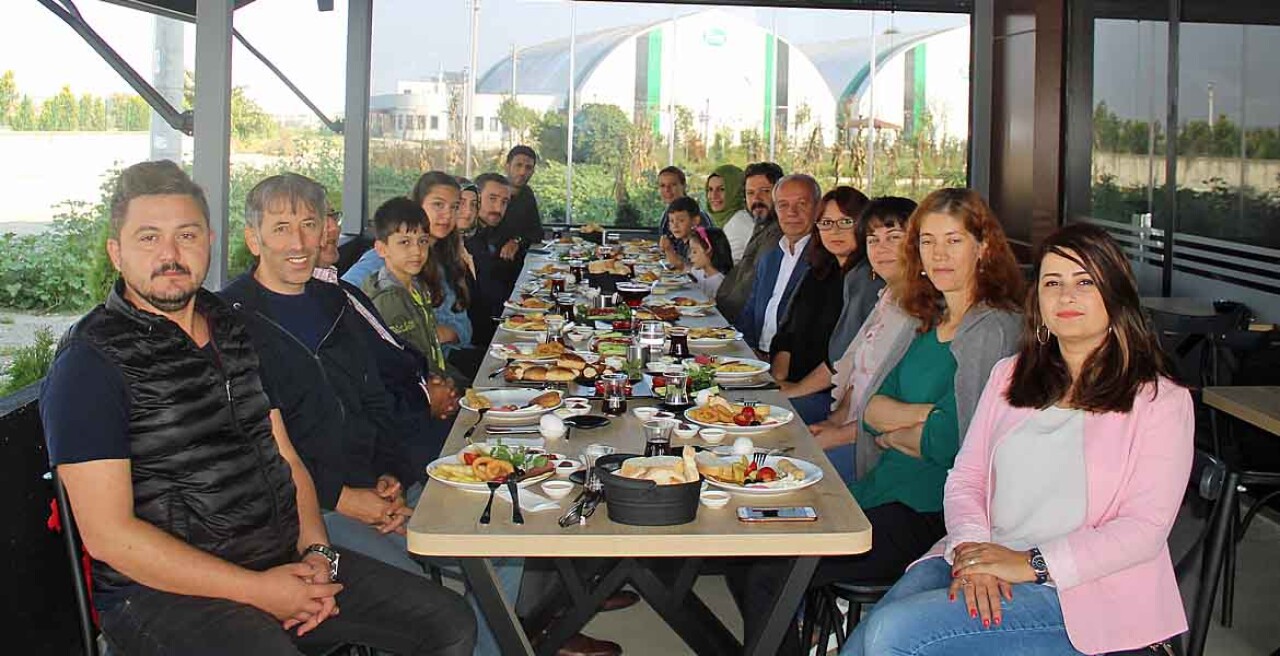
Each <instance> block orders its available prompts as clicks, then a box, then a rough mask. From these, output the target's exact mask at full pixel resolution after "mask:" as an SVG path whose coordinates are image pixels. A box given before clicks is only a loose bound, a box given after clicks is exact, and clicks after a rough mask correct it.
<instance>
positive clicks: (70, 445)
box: [40, 162, 475, 656]
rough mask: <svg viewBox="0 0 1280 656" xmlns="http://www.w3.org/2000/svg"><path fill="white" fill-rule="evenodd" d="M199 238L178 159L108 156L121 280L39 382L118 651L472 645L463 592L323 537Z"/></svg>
mask: <svg viewBox="0 0 1280 656" xmlns="http://www.w3.org/2000/svg"><path fill="white" fill-rule="evenodd" d="M210 242H211V231H210V227H209V211H208V205H207V203H206V202H205V199H204V193H203V192H202V191H201V190H200V188H199V187H198V186H196V185H195V184H194V183H192V182H191V180H190V179H189V178H188V177H187V176H186V175H185V174H184V173H183V172H182V171H181V169H179V168H178V167H177V166H176V165H175V164H173V163H171V162H146V163H142V164H137V165H134V166H131V167H129V168H128V169H125V170H124V171H123V172H122V173H121V175H120V177H119V179H118V180H117V181H116V185H115V192H114V194H113V196H112V201H111V234H110V237H109V239H108V241H107V251H108V254H109V255H110V257H111V261H112V263H113V264H114V265H115V267H116V269H117V270H119V271H120V276H121V278H120V280H118V281H117V283H116V285H115V288H114V289H113V291H112V292H111V294H110V296H109V297H108V298H107V301H106V302H105V303H104V304H103V305H99V306H98V307H97V308H95V309H94V310H93V311H92V312H90V313H89V314H88V315H87V316H85V317H84V318H83V319H81V320H80V322H78V323H77V324H76V325H75V326H74V327H73V328H72V329H71V331H70V332H69V333H68V335H67V337H66V339H64V341H63V343H62V345H61V346H60V348H59V352H58V356H57V359H56V360H55V362H54V365H53V368H52V369H51V370H50V373H49V376H48V377H47V378H46V379H45V383H44V387H43V389H42V390H41V398H40V413H41V418H42V420H43V422H44V429H45V435H46V439H47V441H48V443H49V457H50V460H51V462H52V464H53V465H54V466H56V467H57V471H58V475H59V477H60V478H61V479H62V482H63V483H64V485H65V486H66V488H67V493H68V495H69V497H70V500H71V506H72V508H73V509H74V511H75V514H76V519H77V520H78V523H79V528H80V534H81V537H82V538H83V540H84V544H85V547H86V548H87V549H88V551H89V553H90V555H91V556H92V557H93V558H94V561H95V562H94V567H93V583H94V585H93V589H94V604H95V606H96V607H97V608H98V610H99V612H100V618H101V627H102V631H103V633H104V635H105V636H106V637H107V639H108V642H109V643H110V644H111V645H112V647H113V649H115V650H116V651H117V652H118V653H124V654H130V655H131V656H133V655H136V654H144V655H151V654H228V655H234V656H252V655H258V654H262V655H266V654H301V653H303V650H305V651H308V652H314V651H318V650H323V649H325V648H331V647H332V646H336V645H340V644H344V643H352V642H354V643H359V644H366V645H370V646H373V647H375V648H378V649H385V650H389V651H393V652H397V653H400V654H456V655H458V656H462V655H464V654H470V653H471V651H472V645H473V643H474V640H475V635H474V634H475V618H474V617H473V615H472V613H471V611H470V609H468V608H467V606H466V603H465V602H463V600H462V598H461V597H458V596H457V595H455V594H453V593H452V592H449V591H448V590H445V589H444V588H442V587H440V586H437V585H434V584H433V583H431V582H430V581H427V580H425V579H421V578H419V577H407V576H404V575H403V574H402V573H400V572H399V571H397V570H396V569H394V568H392V567H389V566H387V565H384V564H381V563H378V562H376V561H374V560H371V559H369V558H365V557H363V556H361V555H360V554H357V553H354V552H352V553H343V554H341V555H340V554H339V553H338V552H337V551H335V550H334V548H333V547H332V546H331V545H330V543H329V538H328V535H327V533H326V531H325V527H324V523H323V521H322V520H321V517H320V510H319V504H318V502H317V499H316V487H315V485H314V483H313V482H312V479H311V476H310V475H309V473H308V472H307V469H306V467H304V466H303V464H302V461H301V459H300V458H299V457H298V454H297V452H296V451H295V450H294V448H293V445H292V443H291V442H290V440H289V434H288V431H287V430H286V428H285V425H284V421H283V419H282V418H281V415H280V412H279V410H277V409H276V402H275V399H274V398H273V397H272V396H270V395H268V394H267V392H266V390H264V386H263V383H262V380H261V379H260V378H259V376H258V369H259V361H258V356H257V354H256V353H255V351H254V349H253V347H252V345H251V343H250V340H249V336H248V334H247V331H246V329H245V326H244V324H242V323H241V322H240V320H239V319H238V318H237V314H236V313H235V312H232V311H231V310H230V309H229V308H228V307H227V306H226V305H225V304H224V303H223V302H222V301H221V300H219V299H218V298H217V297H216V296H214V295H213V294H210V293H209V292H207V291H204V290H202V289H201V287H200V285H201V284H202V283H203V281H204V276H205V273H206V272H207V271H208V266H209V253H210ZM339 609H340V610H341V613H339Z"/></svg>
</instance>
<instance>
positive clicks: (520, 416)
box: [458, 389, 564, 423]
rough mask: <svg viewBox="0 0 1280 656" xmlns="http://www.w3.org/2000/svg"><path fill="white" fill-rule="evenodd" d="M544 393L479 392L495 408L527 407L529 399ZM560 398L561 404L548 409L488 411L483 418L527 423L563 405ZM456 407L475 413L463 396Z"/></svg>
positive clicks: (498, 390) (514, 390)
mask: <svg viewBox="0 0 1280 656" xmlns="http://www.w3.org/2000/svg"><path fill="white" fill-rule="evenodd" d="M546 391H547V390H540V389H497V390H485V391H483V392H480V395H481V396H484V397H485V398H487V399H489V401H490V402H491V403H493V405H495V406H501V405H517V406H521V407H523V406H526V405H529V400H530V399H532V398H534V397H536V396H539V395H541V394H542V393H543V392H546ZM560 398H561V400H562V401H561V403H557V404H555V406H553V407H550V408H544V407H542V406H534V407H532V408H523V409H521V410H515V411H504V410H490V411H488V412H486V413H485V415H484V416H485V419H486V420H491V421H494V422H504V423H520V422H526V423H527V422H528V420H530V419H533V418H534V417H537V416H539V415H544V414H546V413H548V412H551V411H553V410H555V409H556V408H559V407H560V406H561V405H563V399H564V394H563V393H562V394H560ZM458 405H460V406H462V407H463V408H465V409H467V410H470V411H472V412H475V411H476V409H475V408H473V407H471V404H469V403H467V399H466V397H465V396H464V397H462V398H461V399H458Z"/></svg>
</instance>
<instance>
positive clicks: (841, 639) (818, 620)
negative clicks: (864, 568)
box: [800, 583, 893, 653]
mask: <svg viewBox="0 0 1280 656" xmlns="http://www.w3.org/2000/svg"><path fill="white" fill-rule="evenodd" d="M892 587H893V583H882V584H858V583H832V584H829V585H825V586H822V587H819V588H814V589H813V590H810V591H809V593H808V594H807V595H805V602H804V619H803V623H802V624H801V627H802V628H801V633H800V640H801V641H800V644H802V645H811V644H817V645H819V651H818V653H824V651H825V646H826V644H827V642H828V641H829V640H830V638H831V634H832V633H834V634H835V636H836V646H837V647H843V646H844V643H845V641H846V640H848V639H849V635H850V634H852V633H853V630H854V629H855V628H857V627H858V622H859V621H861V619H862V607H863V606H864V605H867V604H874V603H876V602H878V601H880V599H881V598H882V597H884V595H885V593H886V592H888V591H889V588H892ZM839 599H843V600H845V601H846V602H848V603H849V612H848V613H847V614H845V616H844V618H841V617H840V608H839V606H838V605H837V600H839ZM842 619H843V621H842ZM815 637H816V640H817V642H816V643H815V642H814V639H815Z"/></svg>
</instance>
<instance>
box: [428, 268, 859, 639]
mask: <svg viewBox="0 0 1280 656" xmlns="http://www.w3.org/2000/svg"><path fill="white" fill-rule="evenodd" d="M551 261H552V260H551V259H550V257H549V256H548V255H544V254H541V253H540V252H539V251H531V252H530V254H529V255H528V256H527V258H526V262H525V266H524V269H523V271H522V272H521V277H520V280H519V282H518V283H517V284H516V286H515V291H514V292H513V298H517V297H518V296H519V295H520V292H521V290H522V289H523V288H524V287H525V284H526V282H528V281H529V280H531V279H533V277H534V275H535V274H534V272H535V271H537V270H540V269H543V268H544V267H545V266H546V265H547V264H548V262H551ZM666 295H667V296H686V297H690V298H695V299H705V297H704V296H702V295H701V294H700V293H699V292H698V291H696V290H694V289H678V290H674V291H670V292H669V293H668V294H666ZM659 297H661V296H660V295H656V294H655V295H652V296H650V297H649V298H648V299H646V300H653V299H654V298H659ZM680 325H685V326H690V327H698V326H725V325H728V324H727V322H726V321H725V319H724V317H722V316H720V315H719V314H718V313H716V312H715V311H714V310H712V311H711V312H710V313H709V314H708V315H707V316H703V317H682V318H681V321H680ZM815 338H818V336H815ZM518 341H530V340H529V337H528V336H523V337H520V336H516V335H513V334H511V333H510V332H508V331H506V330H505V329H501V328H500V329H499V330H498V331H497V334H496V335H495V337H494V342H495V343H497V342H518ZM693 351H694V353H699V352H706V353H714V354H718V355H726V356H739V357H748V358H749V357H754V355H753V353H752V351H751V349H750V348H749V347H748V346H747V345H746V344H745V343H744V342H742V341H741V340H738V341H736V342H733V343H730V344H726V345H723V346H720V347H718V348H715V349H704V348H698V347H696V346H695V347H694V348H693ZM505 364H506V361H505V360H504V359H500V358H497V357H495V356H494V355H493V354H492V353H490V354H489V355H487V356H486V358H485V360H484V363H483V364H482V366H481V368H480V373H479V374H478V375H477V377H476V379H475V382H474V387H475V388H476V389H477V390H479V391H484V390H485V389H501V388H506V387H508V386H510V385H511V384H510V383H508V382H507V381H505V380H504V378H503V377H502V376H500V375H499V376H493V377H490V374H491V373H492V372H494V371H497V370H498V369H499V368H501V367H502V366H503V365H505ZM647 379H648V377H647V376H646V380H647ZM637 394H639V389H637ZM724 395H725V396H726V397H728V398H730V399H731V400H734V401H738V400H741V399H746V400H751V401H757V402H761V403H768V404H771V405H775V406H781V407H784V408H788V409H792V408H791V405H790V403H789V402H788V401H787V399H786V398H785V397H784V396H783V395H782V394H781V393H780V392H779V391H777V389H776V386H775V387H774V389H742V390H734V391H731V392H725V393H724ZM658 402H659V401H658V399H654V398H633V399H630V401H629V404H628V405H629V407H628V409H629V410H630V409H632V408H635V407H637V406H640V405H657V404H658ZM600 404H601V401H598V400H597V401H592V413H593V414H600V411H601V408H600ZM476 423H477V414H476V413H475V412H471V411H467V410H462V411H460V412H459V416H458V419H457V421H456V422H455V424H454V427H453V430H452V432H451V433H450V434H449V437H448V439H447V440H446V442H445V444H444V448H443V450H442V452H441V454H442V455H449V454H454V453H457V452H458V451H460V450H461V449H462V448H463V447H464V446H466V444H467V440H466V439H465V437H464V434H465V433H466V431H467V430H468V429H469V428H472V427H473V425H476ZM488 424H489V421H488V420H484V421H483V422H482V423H481V424H480V427H481V428H484V427H485V426H487V425H488ZM640 424H641V422H640V420H638V419H637V418H636V417H635V416H634V415H632V414H631V413H630V412H628V413H626V414H623V415H620V416H617V417H613V418H612V420H611V422H610V423H609V424H608V425H607V426H604V427H601V428H596V429H591V430H584V429H570V432H569V433H568V434H567V435H566V436H565V437H564V438H561V439H557V440H547V441H546V448H547V449H548V450H550V451H555V452H558V453H564V454H569V455H577V454H580V453H581V452H582V450H583V448H584V447H586V446H587V445H589V444H605V445H610V446H613V447H615V448H616V449H617V451H618V452H619V453H642V452H643V450H644V446H645V445H644V437H643V436H642V430H641V425H640ZM475 439H477V440H480V439H483V434H482V433H480V434H477V435H476V438H475ZM752 439H753V440H754V443H755V445H756V446H757V447H766V448H774V447H777V448H784V447H791V448H792V449H793V450H792V451H791V452H790V455H791V456H793V457H795V458H799V459H803V460H807V461H809V462H811V463H813V464H815V465H817V466H818V467H820V468H821V469H822V472H823V476H822V479H821V480H820V481H818V482H817V483H816V484H814V485H811V486H809V487H806V488H804V489H799V490H794V491H790V492H786V493H782V494H777V495H769V496H755V495H744V494H734V495H733V496H732V498H731V499H730V502H729V504H728V505H727V506H725V507H723V508H719V509H712V508H710V507H707V506H699V508H698V512H697V516H696V519H695V520H694V521H693V522H691V523H688V524H682V525H677V526H631V525H625V524H619V523H615V522H613V521H611V520H610V519H609V517H608V512H607V505H608V501H607V499H606V500H605V501H604V503H603V504H602V505H601V507H600V508H599V509H598V511H597V512H595V513H594V514H592V515H591V517H590V518H589V519H587V520H586V521H585V522H583V523H576V524H572V525H570V526H569V527H567V528H562V527H561V526H560V524H559V523H558V521H557V520H558V519H559V517H560V516H561V515H562V514H563V513H564V511H566V510H567V509H568V508H569V506H570V502H571V500H572V498H573V495H570V496H568V497H565V498H564V499H563V500H562V501H560V502H559V505H560V508H559V511H558V512H538V513H530V512H526V513H524V523H522V524H517V523H514V522H512V521H511V519H512V517H511V507H510V504H509V503H508V502H507V501H505V500H501V501H495V502H494V508H493V513H492V518H493V519H492V522H491V523H489V524H481V523H480V522H479V517H480V515H481V513H482V511H483V509H484V506H485V503H486V501H487V500H488V497H489V495H488V494H483V493H475V492H469V491H464V490H461V489H457V488H455V487H452V486H449V485H446V484H444V483H442V482H441V481H437V480H431V479H429V481H428V483H427V485H426V488H425V490H424V492H423V494H422V497H421V499H420V500H419V502H418V505H417V507H416V509H415V511H414V514H413V517H412V518H411V519H410V521H409V524H408V545H409V551H410V552H412V553H414V554H419V555H422V556H430V557H450V558H457V560H458V562H459V564H460V568H461V570H462V572H463V574H464V576H465V577H466V579H467V583H468V585H469V588H470V590H471V593H472V594H473V595H475V598H476V601H477V603H478V605H479V607H480V608H481V611H482V612H483V613H484V614H485V617H486V620H487V621H488V624H489V626H490V627H491V629H492V630H493V631H494V634H495V637H496V638H497V641H498V644H499V646H500V647H501V649H502V653H503V654H506V655H515V654H535V653H537V654H554V653H555V652H556V650H557V648H558V647H559V646H560V645H561V644H563V642H564V641H565V640H567V639H568V638H569V637H571V636H572V635H574V634H575V633H577V632H578V631H580V630H581V629H582V627H583V626H585V625H586V624H587V622H589V621H590V620H591V618H592V616H594V614H595V613H596V612H597V610H598V609H599V607H600V604H601V603H602V602H603V601H604V600H605V599H606V598H608V597H609V596H610V595H611V594H613V593H614V592H616V591H617V590H619V589H620V588H621V587H623V586H625V585H628V584H629V585H630V586H631V587H632V588H634V589H635V590H636V592H637V593H638V594H639V595H640V596H641V597H642V598H643V599H644V600H645V601H646V602H647V603H649V605H650V606H651V607H652V608H653V609H654V610H655V611H656V612H657V613H658V614H659V616H661V617H662V619H663V620H664V621H665V622H666V623H667V624H668V625H669V626H670V627H671V628H672V629H673V630H674V631H675V632H676V633H677V634H678V635H679V636H680V637H681V639H682V640H683V641H684V642H685V643H686V644H687V645H688V646H689V648H690V649H691V650H693V651H694V652H696V653H698V654H741V653H745V654H752V655H759V656H764V655H766V654H770V655H771V654H774V653H776V652H777V649H778V646H779V644H781V641H782V638H783V635H784V632H785V631H786V629H787V627H788V626H789V624H790V621H791V619H792V617H794V615H795V613H796V611H797V609H798V608H799V605H800V603H801V600H802V598H803V596H804V593H805V591H806V589H807V586H808V582H809V579H810V578H811V577H812V575H813V572H814V570H815V568H816V567H817V565H818V561H819V559H820V558H821V557H822V556H843V555H852V554H858V553H863V552H865V551H867V550H869V549H870V548H871V526H870V524H869V523H868V522H867V519H866V517H865V516H864V515H863V513H862V510H861V509H860V508H859V507H858V504H857V503H856V502H855V501H854V498H853V496H852V495H851V494H850V492H849V490H848V488H846V487H845V485H844V484H843V483H842V482H841V480H840V477H839V475H838V474H837V473H836V471H835V469H834V468H833V467H832V465H831V463H830V461H828V460H827V458H826V456H825V455H824V454H823V451H822V449H821V448H820V447H819V446H818V445H817V443H816V442H815V441H814V440H813V438H812V437H811V436H810V434H809V432H808V431H807V430H806V428H805V426H804V424H803V423H802V422H801V421H800V419H799V417H798V416H796V417H795V418H794V419H793V420H792V421H791V422H790V423H787V424H786V425H783V426H781V427H778V428H775V429H773V430H770V431H768V432H766V433H763V434H759V435H754V436H752ZM728 440H729V441H730V442H731V441H732V440H733V436H732V435H730V436H729V438H728ZM684 444H695V445H701V446H707V445H706V444H705V443H704V442H703V441H702V440H701V439H699V438H698V437H694V438H692V439H688V440H681V439H679V438H676V437H674V436H673V438H672V448H673V449H677V450H678V449H680V448H681V447H682V446H683V445H684ZM529 491H530V492H541V491H540V490H539V489H538V487H537V486H533V487H531V488H529ZM499 498H500V499H501V498H502V497H501V496H500V497H499ZM739 506H765V507H783V506H811V507H813V508H814V509H815V510H816V511H817V520H816V521H812V522H770V523H744V522H741V521H739V520H738V519H737V512H736V510H737V508H738V507H739ZM499 557H524V558H546V559H549V560H550V561H551V562H552V563H553V564H554V568H555V570H556V572H558V574H559V579H560V581H559V583H560V585H561V586H562V590H561V591H560V594H559V596H558V597H557V603H559V604H560V605H561V606H562V608H560V609H557V611H558V612H559V611H562V612H559V616H558V618H555V619H551V620H550V625H549V627H548V628H547V631H546V633H545V636H546V637H545V639H544V640H542V641H541V642H540V643H539V645H538V647H537V649H536V650H535V649H534V647H533V646H531V643H530V641H529V639H528V637H527V636H526V635H525V632H524V630H523V627H522V625H521V622H520V620H519V619H518V618H517V616H516V614H515V601H516V600H515V599H508V598H506V596H505V595H504V594H503V593H502V591H501V589H500V587H499V585H498V581H497V578H496V576H495V572H494V569H493V568H492V566H491V564H490V562H489V560H488V559H490V558H499ZM726 557H732V558H751V557H758V558H765V557H790V558H792V561H791V562H792V563H793V564H792V567H791V569H790V574H789V576H788V579H787V581H786V584H785V585H784V587H783V588H782V592H781V594H779V595H778V596H777V597H776V598H775V600H774V604H773V608H772V610H771V612H770V614H769V619H768V620H767V621H766V622H765V623H764V625H763V626H761V627H757V628H756V630H754V631H753V635H747V636H745V637H744V640H743V641H742V642H739V641H738V639H737V638H736V637H735V636H734V635H733V634H732V633H731V632H730V631H729V630H728V629H727V628H725V626H724V624H723V623H722V622H721V621H720V620H719V619H718V618H717V617H716V616H715V614H714V613H713V612H712V611H711V610H710V609H709V608H707V606H706V605H705V604H704V603H703V602H702V601H701V600H700V599H699V598H698V597H697V595H696V594H695V593H694V592H693V584H694V582H695V581H696V579H697V577H698V576H699V574H700V572H701V571H702V569H703V565H704V563H705V561H707V560H708V559H716V558H726ZM606 637H607V636H606ZM624 647H625V645H624Z"/></svg>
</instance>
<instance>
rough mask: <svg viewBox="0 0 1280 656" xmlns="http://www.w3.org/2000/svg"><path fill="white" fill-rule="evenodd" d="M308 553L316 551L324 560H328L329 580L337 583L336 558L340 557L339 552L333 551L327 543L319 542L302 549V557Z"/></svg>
mask: <svg viewBox="0 0 1280 656" xmlns="http://www.w3.org/2000/svg"><path fill="white" fill-rule="evenodd" d="M309 553H318V554H320V555H321V556H324V559H325V560H327V561H329V582H330V583H337V582H338V560H339V558H340V554H339V553H338V552H337V551H335V550H334V548H333V547H330V546H329V545H327V544H320V543H319V542H317V543H315V544H313V545H310V546H308V547H307V548H306V549H303V550H302V555H303V556H304V557H305V556H306V555H307V554H309Z"/></svg>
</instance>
